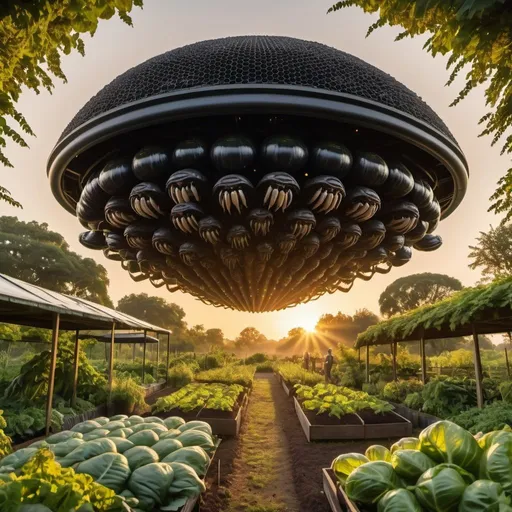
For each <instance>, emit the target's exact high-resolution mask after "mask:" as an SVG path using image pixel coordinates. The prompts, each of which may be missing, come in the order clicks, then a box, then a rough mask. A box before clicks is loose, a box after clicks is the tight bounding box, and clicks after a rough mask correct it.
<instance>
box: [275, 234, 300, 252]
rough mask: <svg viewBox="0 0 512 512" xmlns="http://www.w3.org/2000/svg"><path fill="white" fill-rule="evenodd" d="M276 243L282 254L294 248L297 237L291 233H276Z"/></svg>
mask: <svg viewBox="0 0 512 512" xmlns="http://www.w3.org/2000/svg"><path fill="white" fill-rule="evenodd" d="M276 244H277V247H278V249H279V250H280V251H281V252H282V253H283V254H289V253H290V252H292V251H293V249H295V245H296V244H297V238H296V237H295V236H294V235H292V234H291V233H278V234H277V236H276Z"/></svg>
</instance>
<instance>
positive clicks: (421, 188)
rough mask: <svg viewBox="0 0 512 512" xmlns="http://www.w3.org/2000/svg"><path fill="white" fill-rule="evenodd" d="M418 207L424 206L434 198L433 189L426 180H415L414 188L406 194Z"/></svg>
mask: <svg viewBox="0 0 512 512" xmlns="http://www.w3.org/2000/svg"><path fill="white" fill-rule="evenodd" d="M407 199H408V200H409V201H412V202H413V203H414V204H415V205H416V206H417V207H418V208H420V209H421V208H425V207H426V206H428V204H429V203H431V202H432V199H434V191H433V190H432V187H431V186H430V185H429V184H428V183H427V182H426V181H421V180H420V181H415V182H414V188H413V189H412V191H411V193H410V194H409V195H408V196H407Z"/></svg>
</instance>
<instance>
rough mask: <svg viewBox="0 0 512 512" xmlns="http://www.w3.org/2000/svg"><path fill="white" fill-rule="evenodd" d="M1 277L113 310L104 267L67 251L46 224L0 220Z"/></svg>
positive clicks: (12, 219)
mask: <svg viewBox="0 0 512 512" xmlns="http://www.w3.org/2000/svg"><path fill="white" fill-rule="evenodd" d="M0 273H2V274H7V275H9V276H12V277H15V278H17V279H21V280H22V281H26V282H28V283H31V284H35V285H38V286H42V287H43V288H48V289H49V290H54V291H56V292H59V293H66V294H68V295H76V296H77V297H81V298H83V299H88V300H91V301H93V302H98V303H100V304H104V305H105V306H109V307H112V301H111V300H110V297H109V295H108V289H107V287H108V285H109V280H108V276H107V271H106V269H105V267H103V266H102V265H98V264H97V263H96V262H95V261H94V260H93V259H91V258H82V256H80V255H78V254H76V253H74V252H72V251H70V250H69V245H68V244H67V242H66V241H65V240H64V237H63V236H62V235H60V234H59V233H56V232H55V231H50V230H49V229H48V224H45V223H42V224H39V223H38V222H36V221H32V222H22V221H20V220H18V218H17V217H0Z"/></svg>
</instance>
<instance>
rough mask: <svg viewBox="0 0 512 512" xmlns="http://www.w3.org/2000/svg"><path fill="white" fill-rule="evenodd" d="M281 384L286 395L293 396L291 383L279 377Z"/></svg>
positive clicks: (293, 391)
mask: <svg viewBox="0 0 512 512" xmlns="http://www.w3.org/2000/svg"><path fill="white" fill-rule="evenodd" d="M281 386H283V389H284V392H285V393H286V394H287V395H288V396H295V390H294V389H293V385H291V384H289V383H288V382H286V381H285V380H284V379H283V378H282V377H281Z"/></svg>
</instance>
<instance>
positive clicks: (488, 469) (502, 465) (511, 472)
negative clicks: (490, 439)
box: [480, 432, 512, 496]
mask: <svg viewBox="0 0 512 512" xmlns="http://www.w3.org/2000/svg"><path fill="white" fill-rule="evenodd" d="M504 434H508V435H504ZM480 478H482V479H488V480H492V481H493V482H498V483H499V484H500V485H501V486H502V487H503V489H504V491H505V492H506V493H507V494H508V495H509V496H512V434H509V433H508V432H504V433H503V434H502V435H500V436H497V437H495V442H494V444H492V445H491V447H490V448H489V449H488V450H487V451H486V452H484V455H483V456H482V463H481V465H480Z"/></svg>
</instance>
